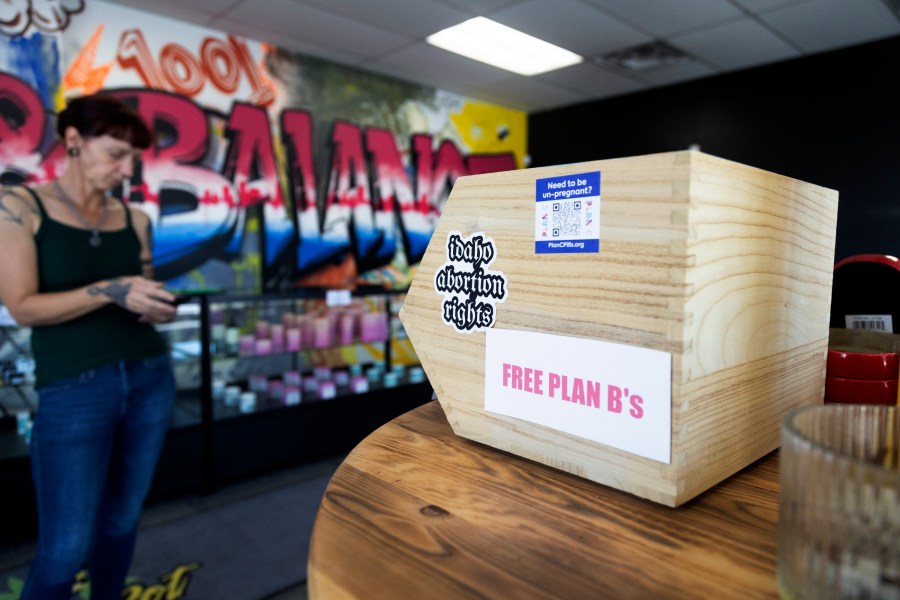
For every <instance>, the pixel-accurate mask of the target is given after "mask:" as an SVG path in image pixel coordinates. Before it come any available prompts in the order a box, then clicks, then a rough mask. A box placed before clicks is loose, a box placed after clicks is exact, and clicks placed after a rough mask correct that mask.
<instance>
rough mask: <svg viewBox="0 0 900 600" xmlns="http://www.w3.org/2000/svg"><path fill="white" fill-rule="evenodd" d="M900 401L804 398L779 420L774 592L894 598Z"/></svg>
mask: <svg viewBox="0 0 900 600" xmlns="http://www.w3.org/2000/svg"><path fill="white" fill-rule="evenodd" d="M898 448H900V407H898V406H873V405H855V404H829V405H824V406H809V407H805V408H801V409H798V410H795V411H794V412H792V413H790V414H788V416H787V417H785V419H784V421H783V424H782V428H781V454H780V472H781V492H780V497H779V523H778V591H779V593H780V595H781V597H782V598H785V599H791V600H794V599H798V600H802V599H807V598H810V599H813V598H814V599H816V600H820V599H827V598H879V599H882V598H885V599H896V600H900V467H898V463H900V450H898Z"/></svg>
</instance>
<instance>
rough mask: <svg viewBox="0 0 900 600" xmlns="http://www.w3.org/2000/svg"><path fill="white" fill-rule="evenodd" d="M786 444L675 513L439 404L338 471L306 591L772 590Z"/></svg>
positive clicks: (369, 441)
mask: <svg viewBox="0 0 900 600" xmlns="http://www.w3.org/2000/svg"><path fill="white" fill-rule="evenodd" d="M777 519H778V457H777V452H776V453H773V454H770V455H769V456H767V457H765V458H763V459H761V460H760V461H758V462H756V463H754V464H753V465H751V466H750V467H748V468H746V469H744V470H743V471H741V472H740V473H738V474H736V475H734V476H733V477H731V478H729V479H727V480H726V481H724V482H722V483H721V484H719V485H717V486H715V487H714V488H712V489H711V490H709V491H707V492H705V493H703V494H701V495H700V496H698V497H696V498H694V499H693V500H691V501H689V502H687V503H686V504H684V505H682V506H681V507H679V508H668V507H665V506H662V505H658V504H654V503H652V502H649V501H646V500H642V499H640V498H637V497H635V496H632V495H629V494H626V493H624V492H620V491H618V490H614V489H612V488H608V487H604V486H602V485H600V484H597V483H593V482H591V481H588V480H585V479H582V478H579V477H577V476H574V475H571V474H569V473H566V472H563V471H557V470H555V469H552V468H550V467H546V466H544V465H540V464H538V463H535V462H532V461H529V460H526V459H523V458H520V457H517V456H514V455H511V454H508V453H506V452H502V451H499V450H495V449H493V448H490V447H488V446H484V445H481V444H478V443H475V442H472V441H469V440H466V439H464V438H461V437H459V436H457V435H455V434H454V433H453V432H452V430H451V429H450V426H449V424H448V423H447V420H446V418H445V416H444V412H443V410H442V409H441V407H440V405H439V404H438V403H437V402H436V401H435V402H430V403H428V404H426V405H424V406H422V407H419V408H417V409H415V410H412V411H410V412H408V413H406V414H404V415H402V416H400V417H398V418H396V419H394V420H393V421H391V422H390V423H388V424H387V425H385V426H383V427H381V428H380V429H378V430H377V431H376V432H374V433H373V434H372V435H370V436H369V437H368V438H366V439H365V440H364V441H363V442H362V443H361V444H360V445H359V446H357V447H356V448H355V449H354V450H353V451H352V452H351V453H350V454H349V455H348V456H347V458H346V460H345V461H344V462H343V463H342V464H341V466H340V467H339V468H338V470H337V471H336V472H335V475H334V477H333V478H332V480H331V482H330V483H329V484H328V488H327V489H326V491H325V495H324V497H323V499H322V504H321V506H320V508H319V512H318V515H317V517H316V522H315V525H314V528H313V533H312V540H311V543H310V558H309V565H308V567H309V583H308V590H309V596H310V598H312V599H313V600H316V599H319V600H332V599H336V598H366V599H369V598H377V599H379V600H381V599H392V598H398V599H407V598H409V599H416V600H421V599H426V598H442V599H443V598H503V599H508V598H528V599H532V598H565V599H580V598H590V599H594V598H715V599H719V598H775V597H777V593H776V589H775V559H776V552H777V547H776V545H777V540H776V526H777Z"/></svg>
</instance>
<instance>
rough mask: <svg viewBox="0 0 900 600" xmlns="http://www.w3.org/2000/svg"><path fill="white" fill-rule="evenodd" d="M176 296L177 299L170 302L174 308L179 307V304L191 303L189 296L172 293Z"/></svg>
mask: <svg viewBox="0 0 900 600" xmlns="http://www.w3.org/2000/svg"><path fill="white" fill-rule="evenodd" d="M172 293H173V294H174V295H175V299H174V300H172V301H171V302H170V304H171V305H172V306H178V305H179V304H184V303H185V302H190V300H191V297H190V296H189V295H187V294H179V293H178V292H172Z"/></svg>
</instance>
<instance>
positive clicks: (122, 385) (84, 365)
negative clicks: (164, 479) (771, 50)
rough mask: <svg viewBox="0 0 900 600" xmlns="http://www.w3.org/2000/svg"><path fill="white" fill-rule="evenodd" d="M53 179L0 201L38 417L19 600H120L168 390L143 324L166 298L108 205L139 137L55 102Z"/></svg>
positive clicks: (105, 104) (119, 119) (123, 216)
mask: <svg viewBox="0 0 900 600" xmlns="http://www.w3.org/2000/svg"><path fill="white" fill-rule="evenodd" d="M57 133H58V134H59V136H60V139H61V140H62V141H63V143H64V144H65V149H66V155H67V161H66V167H65V170H64V171H63V173H62V175H60V176H59V178H58V179H55V180H52V181H49V182H47V183H42V184H39V185H35V186H34V187H33V188H27V187H14V188H6V189H2V190H0V239H2V240H3V252H2V253H0V301H2V302H3V304H5V305H6V307H7V308H8V309H9V311H10V313H11V314H12V316H13V318H14V319H15V320H16V321H17V322H18V323H19V324H21V325H23V326H30V327H32V352H33V354H34V358H35V364H36V369H35V375H36V383H35V386H36V388H37V390H38V411H37V415H36V417H35V424H34V430H33V437H32V445H31V461H32V476H33V479H34V485H35V492H36V495H37V507H38V548H37V555H36V557H35V559H34V561H33V562H32V565H31V569H30V571H29V574H28V579H27V581H26V584H25V588H24V590H23V595H22V598H23V599H26V600H53V599H55V598H66V599H68V598H69V597H70V593H71V587H72V583H73V581H74V579H75V575H76V573H77V572H78V571H79V570H80V569H81V568H82V567H83V566H85V565H87V566H88V568H89V570H90V578H91V588H92V594H91V598H93V599H94V600H98V599H106V598H120V597H121V590H122V587H123V584H124V580H125V577H126V575H127V571H128V568H129V565H130V563H131V558H132V554H133V551H134V541H135V535H136V531H137V525H138V519H139V516H140V510H141V506H142V504H143V501H144V498H145V496H146V494H147V490H148V488H149V486H150V481H151V479H152V475H153V470H154V468H155V466H156V461H157V458H158V457H159V453H160V450H161V448H162V445H163V442H164V440H165V435H166V431H167V429H168V426H169V421H170V415H171V410H172V404H173V401H174V395H175V389H174V382H173V377H172V371H171V367H170V365H169V361H168V351H167V348H166V345H165V343H164V341H163V339H162V338H161V337H160V336H159V334H158V333H157V332H156V330H155V329H154V328H153V324H155V323H162V322H165V321H168V320H170V319H172V318H173V316H174V314H175V308H174V306H173V302H174V297H173V295H172V294H171V293H169V292H168V291H166V290H165V289H163V286H162V284H161V283H158V282H155V281H152V280H151V276H152V274H151V269H150V267H151V240H150V222H149V219H148V217H147V216H146V215H145V214H144V213H142V212H141V211H139V210H136V209H134V208H130V207H128V206H126V205H125V204H124V203H122V201H120V200H117V199H114V198H112V197H111V196H109V195H108V192H110V190H112V189H114V188H115V187H117V186H118V185H119V184H121V183H122V182H123V181H124V180H125V179H126V178H128V177H130V176H131V174H132V169H133V166H134V161H135V159H137V158H138V157H139V156H140V154H141V151H142V150H143V149H146V148H148V147H149V146H150V144H151V142H152V139H153V138H152V134H151V132H150V130H149V128H148V127H147V125H146V124H145V123H144V122H143V121H142V120H141V118H140V117H139V116H138V114H137V113H136V112H134V111H133V110H131V109H130V108H129V107H128V106H127V105H125V104H124V103H122V102H121V101H119V100H116V99H115V98H112V97H109V96H99V95H95V96H86V97H82V98H78V99H75V100H72V101H71V102H69V104H68V106H67V107H66V109H65V110H63V111H62V112H61V113H60V114H59V119H58V122H57Z"/></svg>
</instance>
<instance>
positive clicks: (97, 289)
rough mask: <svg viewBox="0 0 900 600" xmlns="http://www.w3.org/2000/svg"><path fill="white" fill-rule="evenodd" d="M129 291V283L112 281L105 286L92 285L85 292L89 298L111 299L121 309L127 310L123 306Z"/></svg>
mask: <svg viewBox="0 0 900 600" xmlns="http://www.w3.org/2000/svg"><path fill="white" fill-rule="evenodd" d="M130 291H131V284H130V283H119V282H118V281H113V282H111V283H109V284H107V285H92V286H91V287H89V288H88V291H87V292H88V294H89V295H91V296H106V297H107V298H111V299H112V301H113V302H115V303H116V304H118V305H119V306H121V307H122V308H127V307H126V306H125V297H126V296H127V295H128V292H130Z"/></svg>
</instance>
